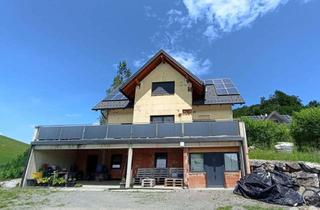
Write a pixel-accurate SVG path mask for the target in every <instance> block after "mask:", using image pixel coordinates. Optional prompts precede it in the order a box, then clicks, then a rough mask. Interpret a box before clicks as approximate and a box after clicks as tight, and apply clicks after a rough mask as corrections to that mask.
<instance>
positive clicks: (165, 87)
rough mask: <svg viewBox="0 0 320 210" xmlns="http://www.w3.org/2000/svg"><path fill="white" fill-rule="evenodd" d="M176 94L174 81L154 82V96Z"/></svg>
mask: <svg viewBox="0 0 320 210" xmlns="http://www.w3.org/2000/svg"><path fill="white" fill-rule="evenodd" d="M173 94H174V82H153V83H152V93H151V95H152V96H163V95H173Z"/></svg>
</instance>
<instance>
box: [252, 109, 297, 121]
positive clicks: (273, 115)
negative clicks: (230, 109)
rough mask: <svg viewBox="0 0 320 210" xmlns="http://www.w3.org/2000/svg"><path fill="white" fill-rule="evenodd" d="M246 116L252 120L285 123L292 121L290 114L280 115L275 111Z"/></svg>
mask: <svg viewBox="0 0 320 210" xmlns="http://www.w3.org/2000/svg"><path fill="white" fill-rule="evenodd" d="M247 117H248V118H250V119H252V120H271V121H273V122H276V123H285V124H289V123H291V121H292V118H291V116H290V115H282V114H279V113H278V112H277V111H273V112H271V113H270V114H269V115H268V114H265V115H253V116H247Z"/></svg>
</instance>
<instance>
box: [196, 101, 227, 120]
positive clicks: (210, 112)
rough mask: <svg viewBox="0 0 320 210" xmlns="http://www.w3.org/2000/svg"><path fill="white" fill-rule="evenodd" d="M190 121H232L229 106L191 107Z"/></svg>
mask: <svg viewBox="0 0 320 210" xmlns="http://www.w3.org/2000/svg"><path fill="white" fill-rule="evenodd" d="M192 119H193V121H195V120H232V119H233V114H232V107H231V105H201V106H193V109H192Z"/></svg>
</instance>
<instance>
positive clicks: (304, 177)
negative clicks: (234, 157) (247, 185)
mask: <svg viewBox="0 0 320 210" xmlns="http://www.w3.org/2000/svg"><path fill="white" fill-rule="evenodd" d="M250 166H251V170H255V169H258V168H259V169H264V170H267V171H280V172H284V173H285V174H287V175H289V176H291V177H292V178H293V179H294V180H295V181H296V183H297V184H299V185H300V186H302V187H315V188H319V187H320V184H319V180H320V164H315V163H309V162H290V161H271V160H250Z"/></svg>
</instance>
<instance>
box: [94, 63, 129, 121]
mask: <svg viewBox="0 0 320 210" xmlns="http://www.w3.org/2000/svg"><path fill="white" fill-rule="evenodd" d="M130 76H131V70H130V69H129V68H128V66H127V62H126V61H120V62H119V64H118V70H117V74H116V76H115V77H114V78H113V82H112V85H111V87H110V88H108V89H107V94H110V93H112V92H113V91H115V90H116V89H117V88H119V86H120V85H122V84H123V83H124V82H125V81H126V80H127V79H128V78H129V77H130ZM103 112H104V114H103V113H101V115H100V117H99V123H100V125H105V124H106V123H107V121H106V118H105V117H104V116H106V115H107V111H103Z"/></svg>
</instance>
